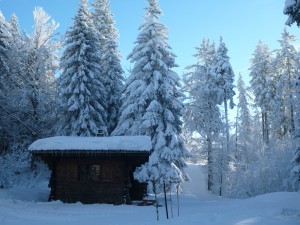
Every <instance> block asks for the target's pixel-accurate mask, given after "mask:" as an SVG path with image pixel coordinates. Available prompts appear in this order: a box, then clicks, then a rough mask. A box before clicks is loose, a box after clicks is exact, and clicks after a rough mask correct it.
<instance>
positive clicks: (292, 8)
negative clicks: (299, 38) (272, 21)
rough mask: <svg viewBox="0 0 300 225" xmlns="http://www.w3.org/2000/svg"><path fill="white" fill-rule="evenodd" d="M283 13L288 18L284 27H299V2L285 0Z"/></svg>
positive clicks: (296, 0) (297, 0)
mask: <svg viewBox="0 0 300 225" xmlns="http://www.w3.org/2000/svg"><path fill="white" fill-rule="evenodd" d="M283 13H284V14H285V15H287V16H288V19H287V21H286V22H285V24H286V25H289V26H291V25H292V24H293V23H295V22H296V23H297V26H298V27H299V26H300V1H299V0H285V6H284V9H283Z"/></svg>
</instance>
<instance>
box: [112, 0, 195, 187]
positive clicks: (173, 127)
mask: <svg viewBox="0 0 300 225" xmlns="http://www.w3.org/2000/svg"><path fill="white" fill-rule="evenodd" d="M147 1H148V6H147V7H146V16H145V21H144V23H143V24H142V25H141V27H140V33H139V35H138V37H137V40H136V42H135V43H136V46H135V47H134V49H133V51H132V53H131V54H130V55H129V57H128V58H129V59H131V62H133V63H134V67H133V69H132V72H131V74H130V76H129V78H128V80H127V82H126V85H125V88H126V89H125V93H124V97H123V100H124V102H123V105H122V107H121V112H122V114H121V117H120V120H119V123H118V126H117V128H116V129H115V131H114V132H113V134H114V135H149V136H150V137H151V140H152V145H153V152H152V154H151V156H150V158H149V162H148V163H146V164H144V165H142V166H141V167H140V168H138V169H137V171H136V172H135V174H134V176H135V179H137V180H139V181H140V182H145V181H150V182H152V183H154V186H153V187H154V188H155V184H160V185H162V184H163V183H164V182H165V183H166V184H167V185H169V184H170V183H173V184H174V183H180V182H181V181H182V180H183V179H184V176H185V173H184V171H183V169H184V167H185V166H186V163H185V161H184V159H185V158H186V157H188V156H189V153H188V151H187V150H186V149H185V146H184V143H183V139H182V137H181V136H180V132H181V126H182V122H181V118H180V117H181V116H182V114H183V111H184V105H183V103H182V101H181V98H182V97H183V93H182V92H181V91H180V90H179V87H180V83H179V76H178V75H177V74H176V73H175V72H174V71H173V70H172V68H174V67H175V66H176V64H175V55H174V54H173V53H172V52H171V47H170V46H169V45H168V44H167V28H166V27H165V26H164V25H163V24H161V23H159V21H158V20H159V17H160V15H161V10H160V8H159V5H158V1H157V0H147Z"/></svg>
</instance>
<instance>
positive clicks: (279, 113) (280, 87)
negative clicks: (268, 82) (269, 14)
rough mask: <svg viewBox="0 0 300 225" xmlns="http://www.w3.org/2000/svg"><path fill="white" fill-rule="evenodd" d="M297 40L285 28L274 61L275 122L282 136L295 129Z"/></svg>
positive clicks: (297, 70) (297, 64) (291, 132)
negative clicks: (295, 45) (295, 43)
mask: <svg viewBox="0 0 300 225" xmlns="http://www.w3.org/2000/svg"><path fill="white" fill-rule="evenodd" d="M295 40H296V38H295V36H293V35H290V34H289V33H288V31H287V30H286V29H284V32H283V33H282V39H281V40H279V43H280V46H281V48H280V49H278V50H276V57H275V59H274V62H273V70H274V86H275V95H274V99H275V101H273V104H275V106H274V109H273V110H274V113H273V122H274V123H275V124H278V126H277V128H278V129H277V133H278V134H279V135H280V136H284V135H286V134H292V135H293V134H294V131H295V119H294V116H295V115H294V114H295V104H296V103H295V95H296V93H295V86H296V85H295V84H296V80H297V74H298V72H299V69H298V66H299V63H298V61H299V56H298V53H297V51H296V49H295V47H294V46H293V44H294V42H295ZM275 110H276V111H275Z"/></svg>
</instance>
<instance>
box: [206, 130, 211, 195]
mask: <svg viewBox="0 0 300 225" xmlns="http://www.w3.org/2000/svg"><path fill="white" fill-rule="evenodd" d="M210 136H211V135H210V134H209V135H208V137H207V139H206V141H207V167H208V168H207V170H208V173H207V174H208V177H207V190H208V191H211V190H212V184H213V179H212V173H213V172H212V167H213V165H212V163H213V159H212V140H211V137H210Z"/></svg>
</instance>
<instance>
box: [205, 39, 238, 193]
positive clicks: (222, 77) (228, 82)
mask: <svg viewBox="0 0 300 225" xmlns="http://www.w3.org/2000/svg"><path fill="white" fill-rule="evenodd" d="M227 52H228V50H227V47H226V45H225V43H224V42H223V39H222V37H221V38H220V43H219V47H218V48H217V51H216V53H215V54H214V57H213V62H212V64H213V65H212V67H211V70H210V73H212V76H214V77H215V79H216V84H217V87H218V88H217V101H218V104H220V105H223V106H224V118H225V127H224V131H225V138H226V140H225V141H224V142H225V145H223V144H222V146H221V148H220V150H219V152H218V153H219V155H218V157H216V159H215V161H216V163H217V164H218V165H220V167H219V168H218V171H219V175H220V178H219V183H220V187H219V195H220V196H222V194H223V183H224V174H225V173H226V172H227V169H226V168H227V167H228V165H229V162H230V155H231V152H230V150H229V138H230V137H229V129H230V127H229V118H228V110H229V108H230V109H233V107H234V102H233V96H234V95H235V92H234V90H233V88H234V87H235V86H234V84H233V82H234V72H233V70H232V67H231V64H230V62H229V56H228V55H227ZM228 102H229V105H228ZM224 146H225V147H224Z"/></svg>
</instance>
